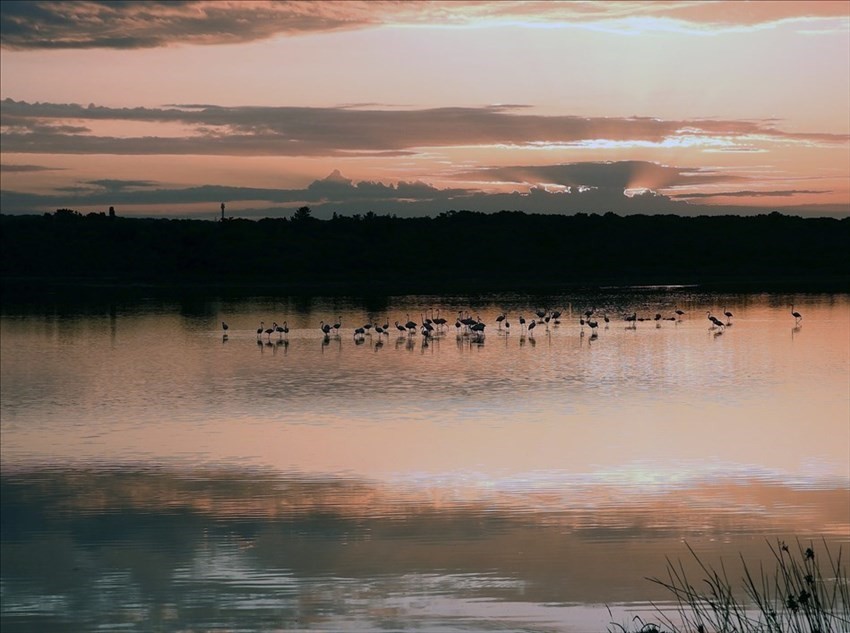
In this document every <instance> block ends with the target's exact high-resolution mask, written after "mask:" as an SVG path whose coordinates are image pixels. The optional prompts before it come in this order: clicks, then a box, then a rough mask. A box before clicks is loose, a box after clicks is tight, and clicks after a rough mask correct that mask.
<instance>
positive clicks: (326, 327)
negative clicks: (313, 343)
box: [319, 321, 331, 336]
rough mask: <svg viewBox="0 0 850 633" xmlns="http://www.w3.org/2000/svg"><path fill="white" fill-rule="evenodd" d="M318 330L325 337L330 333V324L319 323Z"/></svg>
mask: <svg viewBox="0 0 850 633" xmlns="http://www.w3.org/2000/svg"><path fill="white" fill-rule="evenodd" d="M319 328H320V329H321V330H322V333H323V334H324V335H325V336H327V335H328V334H330V333H331V324H330V323H325V322H324V321H319Z"/></svg>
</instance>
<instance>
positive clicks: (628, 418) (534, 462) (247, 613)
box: [0, 288, 850, 632]
mask: <svg viewBox="0 0 850 633" xmlns="http://www.w3.org/2000/svg"><path fill="white" fill-rule="evenodd" d="M792 302H793V303H794V305H795V309H796V310H798V311H799V312H801V313H802V314H803V319H802V321H801V322H799V323H798V324H795V319H794V318H793V317H792V315H791V311H790V307H789V306H790V304H791V303H792ZM591 308H594V309H595V313H594V315H593V318H594V319H596V320H597V321H598V323H599V327H598V328H597V329H596V330H595V331H594V330H592V329H591V328H589V327H588V326H587V325H585V326H582V325H581V324H580V322H579V318H580V316H582V315H583V313H584V311H585V310H588V309H591ZM676 308H680V309H682V310H684V311H685V312H686V314H685V315H684V316H683V317H682V318H681V320H674V321H671V320H666V318H667V317H671V316H672V315H673V310H674V309H676ZM724 308H725V309H726V310H729V311H731V312H732V313H733V314H734V316H733V317H732V318H731V321H730V322H731V325H729V326H727V327H726V328H722V329H721V328H715V329H710V328H709V326H710V325H711V324H710V323H709V321H708V320H707V318H706V316H707V315H706V312H707V311H711V312H712V313H713V314H714V315H716V316H718V317H719V318H721V319H722V320H723V321H726V320H727V319H726V317H724V316H723V314H722V313H723V311H724ZM538 309H549V310H561V311H562V312H563V315H562V316H561V318H560V321H561V322H560V324H557V325H556V324H554V323H553V322H550V323H549V325H548V327H546V326H545V324H543V323H540V324H538V325H537V327H536V328H535V329H534V330H532V331H530V332H527V331H526V330H524V329H523V328H521V327H520V324H519V316H520V315H524V316H525V318H526V319H527V320H528V321H531V320H532V319H533V318H536V316H535V315H534V312H535V311H536V310H538ZM438 311H439V314H440V315H441V316H443V317H445V318H447V319H449V322H450V324H449V327H447V328H446V330H445V332H444V333H440V334H437V335H436V336H434V337H433V338H431V339H430V340H428V339H424V338H423V337H422V336H421V335H420V334H418V333H417V334H416V335H413V336H409V335H407V334H406V333H400V332H398V331H397V330H396V329H395V326H394V322H395V321H400V322H402V323H404V322H405V321H407V320H408V318H410V319H412V320H414V321H417V322H420V323H421V321H422V318H423V316H429V317H431V316H437V314H438ZM459 311H461V312H464V313H466V312H468V313H469V314H470V315H471V316H472V317H475V318H478V317H480V318H481V320H482V321H483V322H485V323H486V324H487V327H486V329H485V335H484V336H483V337H481V338H479V337H476V336H474V335H469V334H466V333H464V332H462V331H457V330H456V329H455V327H454V322H455V319H456V317H457V316H458V312H459ZM503 311H506V312H507V321H508V322H510V324H511V327H510V330H509V331H508V330H506V329H505V328H504V327H501V328H499V327H497V322H496V316H497V315H498V314H500V313H502V312H503ZM605 313H607V314H608V316H609V317H610V323H607V324H606V323H605V322H604V320H603V318H602V317H603V315H604V314H605ZM632 313H636V314H637V316H638V317H643V318H646V319H647V320H645V321H637V322H635V323H634V324H633V325H632V324H629V323H627V322H626V321H624V320H623V316H624V315H630V314H632ZM656 313H660V314H662V317H664V318H663V319H662V320H660V321H658V322H656V321H654V320H653V317H654V316H655V314H656ZM222 320H224V321H226V322H227V323H228V324H229V330H228V332H227V336H226V337H225V336H223V333H222V329H221V321H222ZM261 320H262V321H265V324H266V326H270V325H271V323H272V322H273V321H277V322H278V323H280V324H283V323H284V322H286V323H287V325H288V327H289V328H290V332H289V333H288V335H286V336H282V335H280V334H278V333H273V334H272V335H270V336H267V335H265V334H263V335H262V336H260V337H258V336H257V333H256V330H257V328H258V327H259V323H260V321H261ZM322 320H324V321H325V322H328V323H332V324H333V323H335V322H338V321H341V324H342V327H341V328H340V330H339V332H338V334H332V335H331V336H330V337H327V338H326V337H324V336H323V334H322V332H321V331H320V330H319V322H320V321H322ZM387 321H388V322H389V323H390V326H391V330H392V331H391V332H390V334H389V335H388V336H381V335H378V334H376V333H374V331H373V333H372V334H371V335H367V336H364V337H355V336H354V328H356V327H360V326H362V325H364V324H365V323H367V322H371V323H377V324H380V325H383V324H384V323H385V322H387ZM0 328H2V329H1V330H0V335H1V336H0V357H1V358H2V361H0V362H2V382H1V383H0V388H1V389H2V401H1V404H0V407H1V408H0V412H2V427H0V435H1V436H2V437H1V438H0V439H2V442H0V455H2V499H1V501H2V544H1V545H2V577H0V592H1V593H0V598H2V601H0V602H1V603H0V615H2V629H3V631H4V632H5V631H53V630H57V631H60V630H61V631H80V630H95V629H105V630H130V631H148V630H167V631H199V630H204V631H208V630H227V631H230V630H240V631H265V630H292V629H304V630H323V631H324V630H363V631H374V630H402V629H416V630H425V631H460V630H464V631H465V630H500V631H501V630H518V629H521V630H529V631H599V630H603V631H604V630H605V629H606V627H607V626H608V624H609V622H611V621H612V617H613V620H614V621H616V622H627V621H628V620H629V619H630V618H631V617H632V616H634V615H635V614H640V615H642V616H644V617H651V616H652V615H653V613H654V611H653V609H652V607H650V606H649V605H648V601H650V600H652V601H656V602H663V601H664V600H666V599H668V598H669V596H668V595H665V593H664V592H663V591H660V590H659V589H658V588H657V587H656V586H655V585H653V584H652V583H650V582H648V581H647V580H645V577H648V576H650V577H651V576H662V575H664V573H665V572H664V568H665V556H669V557H671V558H673V559H676V558H683V559H685V558H686V556H687V550H686V547H685V543H687V544H689V545H691V546H692V547H693V548H694V549H695V550H696V551H697V552H699V553H700V554H701V555H703V556H704V557H705V558H706V559H707V560H708V561H710V562H712V563H718V562H720V561H721V560H722V561H724V563H727V564H729V565H730V566H731V567H734V564H735V561H736V560H737V558H738V554H739V553H742V554H744V556H745V557H747V559H748V561H750V562H756V563H757V562H758V561H760V560H765V561H767V562H769V558H770V551H769V549H768V547H767V544H766V541H767V542H771V543H775V542H776V540H777V539H785V540H789V541H793V540H794V539H797V538H799V539H804V540H805V541H808V540H809V539H815V540H816V541H815V542H816V543H820V544H822V540H821V539H826V542H827V543H828V544H829V545H830V546H834V547H835V549H836V550H837V548H838V546H842V547H843V548H844V549H845V551H846V550H847V548H848V544H850V387H848V384H850V298H848V295H770V294H758V295H755V294H749V295H719V294H705V293H700V292H698V291H696V290H695V289H689V288H672V289H658V288H644V289H631V290H611V291H604V292H600V293H596V294H593V295H570V296H555V297H546V298H542V297H529V296H523V295H489V296H485V297H456V296H444V297H436V296H428V297H423V296H405V297H384V298H380V299H370V300H368V301H362V300H356V299H346V298H322V297H314V298H303V297H300V298H288V297H260V298H254V299H239V300H236V299H233V300H228V299H215V300H197V299H194V300H192V301H183V302H177V301H175V302H169V301H165V300H162V299H155V298H149V299H140V300H133V301H114V302H110V301H103V302H88V303H87V302H84V301H78V302H74V303H68V304H66V303H62V304H57V303H51V302H49V301H45V302H44V303H42V304H39V305H22V304H13V305H4V306H3V313H2V319H1V320H0ZM732 575H733V576H734V575H735V574H734V573H733V574H732ZM609 608H610V610H611V613H612V614H613V616H612V615H610V614H609V611H608V609H609Z"/></svg>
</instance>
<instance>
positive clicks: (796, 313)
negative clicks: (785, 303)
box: [791, 303, 803, 323]
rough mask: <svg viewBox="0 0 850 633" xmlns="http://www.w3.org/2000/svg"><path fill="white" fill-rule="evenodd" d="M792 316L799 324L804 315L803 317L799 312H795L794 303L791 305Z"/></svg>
mask: <svg viewBox="0 0 850 633" xmlns="http://www.w3.org/2000/svg"><path fill="white" fill-rule="evenodd" d="M791 316H792V317H794V320H795V321H796V322H797V323H799V322H800V320H801V319H802V318H803V315H802V314H800V313H799V312H797V311H795V310H794V304H793V303H792V304H791Z"/></svg>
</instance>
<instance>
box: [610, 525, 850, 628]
mask: <svg viewBox="0 0 850 633" xmlns="http://www.w3.org/2000/svg"><path fill="white" fill-rule="evenodd" d="M686 546H687V548H688V551H689V552H690V555H691V556H692V557H693V559H694V560H695V561H696V563H697V565H698V567H699V569H700V571H701V576H702V577H701V578H700V579H699V581H698V584H696V585H695V584H692V581H691V579H690V578H689V577H688V575H687V573H686V572H685V566H684V564H683V563H682V561H681V560H679V561H676V562H673V561H671V560H670V559H669V558H667V577H666V578H648V580H649V581H651V582H653V583H655V584H657V585H660V586H661V587H663V588H664V589H666V590H667V591H669V592H670V593H671V594H672V595H673V606H672V608H671V607H662V606H659V605H657V604H654V603H653V605H652V606H653V607H654V608H655V610H656V614H657V621H655V622H653V621H647V620H644V619H643V618H641V617H640V616H635V618H634V619H633V620H632V621H631V623H629V624H618V623H614V622H612V623H611V624H610V625H609V628H608V631H609V633H847V632H848V631H850V585H848V581H847V566H846V563H844V562H843V561H842V552H841V548H840V547H839V549H838V552H837V553H836V554H835V555H833V553H832V552H831V551H830V550H829V547H828V546H827V544H826V541H824V542H823V546H822V551H819V552H816V551H815V548H814V545H813V544H812V543H809V545H808V546H807V547H805V548H804V547H803V545H802V544H801V543H800V541H799V540H798V541H797V542H796V545H795V546H789V545H788V544H787V543H785V542H784V541H778V542H777V543H776V545H772V544H770V543H768V547H769V548H770V551H771V554H772V555H773V559H774V560H775V567H774V569H773V570H771V571H767V570H766V569H765V568H764V565H762V564H760V565H759V566H758V569H757V570H755V569H752V568H751V567H750V566H749V565H748V564H747V562H746V560H744V558H743V556H741V562H742V564H743V577H742V578H741V579H740V582H739V583H738V584H737V585H736V583H733V582H730V579H729V575H728V574H727V572H726V567H725V565H724V564H723V562H722V561H721V563H720V568H719V569H717V568H716V567H714V566H712V565H710V564H707V563H705V562H704V561H703V560H702V559H700V557H699V556H698V555H697V553H696V552H695V551H694V550H693V548H692V547H691V546H690V545H688V544H686ZM736 586H738V587H739V589H738V591H739V592H743V594H744V597H740V598H739V597H737V596H736V595H735V592H734V587H736Z"/></svg>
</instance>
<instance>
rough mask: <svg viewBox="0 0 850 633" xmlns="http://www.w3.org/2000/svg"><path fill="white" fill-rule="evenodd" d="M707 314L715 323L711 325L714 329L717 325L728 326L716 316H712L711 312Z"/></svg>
mask: <svg viewBox="0 0 850 633" xmlns="http://www.w3.org/2000/svg"><path fill="white" fill-rule="evenodd" d="M706 314H707V315H708V320H709V321H711V322H712V323H713V325H712V326H711V327H712V329H713V328H715V327H717V326H720V327H726V326H725V325H723V321H721V320H720V319H718V318H717V317H716V316H712V315H711V312H707V313H706Z"/></svg>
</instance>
